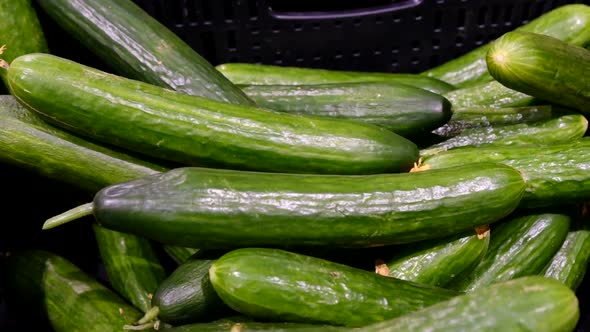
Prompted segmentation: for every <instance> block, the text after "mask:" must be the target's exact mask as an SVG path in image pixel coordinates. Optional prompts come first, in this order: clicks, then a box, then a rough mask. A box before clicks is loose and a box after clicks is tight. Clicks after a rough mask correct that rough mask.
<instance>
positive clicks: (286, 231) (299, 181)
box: [44, 164, 524, 248]
mask: <svg viewBox="0 0 590 332" xmlns="http://www.w3.org/2000/svg"><path fill="white" fill-rule="evenodd" d="M523 192H524V181H523V179H522V177H521V175H520V173H519V172H518V171H516V170H515V169H513V168H511V167H508V166H505V165H499V164H469V165H466V166H460V167H456V168H453V169H442V170H433V171H429V172H415V173H401V174H379V175H369V176H337V175H313V174H307V175H305V174H280V173H263V172H243V171H231V170H221V169H205V168H196V167H192V168H191V167H186V168H177V169H174V170H171V171H168V172H166V173H161V174H159V175H152V176H147V177H144V178H142V179H137V180H133V181H128V182H124V183H120V184H116V185H113V186H109V187H106V188H105V189H103V190H101V191H100V192H99V193H98V194H97V195H96V196H95V198H94V202H93V203H88V204H86V205H82V206H80V207H77V208H74V209H73V210H71V211H68V212H65V213H64V214H62V215H59V216H56V217H54V218H51V219H50V220H48V221H47V222H46V223H45V225H44V228H45V229H48V228H52V227H55V226H58V225H60V224H63V223H65V222H68V221H71V220H73V219H76V218H79V217H81V216H83V215H88V214H94V216H95V217H96V220H97V222H98V223H99V224H101V225H102V226H104V227H106V228H110V229H114V230H118V231H121V232H128V233H133V234H137V235H142V236H145V237H147V238H149V239H153V240H156V241H158V242H162V243H168V244H174V245H181V246H186V247H199V248H207V247H209V248H227V247H230V248H235V247H237V246H242V247H244V246H263V245H264V246H266V245H276V246H289V245H292V246H297V245H302V246H303V245H324V246H344V247H367V246H377V245H386V244H395V243H406V242H414V241H419V240H425V239H430V238H436V237H444V236H448V235H452V234H456V233H457V232H461V231H465V230H468V229H472V228H473V227H475V226H478V225H484V224H488V223H491V222H494V221H497V220H499V219H500V218H502V217H504V216H506V215H508V214H509V213H510V212H511V211H512V210H513V209H514V208H515V207H516V206H517V205H518V203H519V201H520V198H521V197H522V194H523ZM434 230H436V231H434Z"/></svg>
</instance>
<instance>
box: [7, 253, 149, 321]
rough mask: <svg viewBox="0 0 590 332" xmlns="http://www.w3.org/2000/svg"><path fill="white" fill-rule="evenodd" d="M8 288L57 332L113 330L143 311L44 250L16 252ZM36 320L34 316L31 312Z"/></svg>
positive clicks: (9, 265)
mask: <svg viewBox="0 0 590 332" xmlns="http://www.w3.org/2000/svg"><path fill="white" fill-rule="evenodd" d="M6 269H7V270H6V273H5V274H4V275H5V276H6V277H7V278H8V280H7V285H8V287H7V288H6V289H7V290H8V291H10V292H11V294H12V295H11V297H12V298H13V299H14V301H15V302H14V303H18V304H19V305H21V304H22V305H23V306H24V307H23V308H26V310H27V311H28V312H33V313H36V311H37V310H39V311H40V313H41V314H42V315H43V316H44V317H46V318H47V319H48V320H49V322H50V323H51V326H52V328H53V330H54V331H55V332H72V331H85V332H93V331H96V332H111V331H113V332H114V331H122V329H123V326H125V325H127V324H129V323H131V322H132V321H133V320H136V319H137V318H139V317H141V313H140V312H139V311H138V310H137V309H136V308H135V307H133V306H131V305H130V304H128V303H127V302H125V301H124V300H123V299H121V298H120V297H119V296H118V295H117V294H115V293H114V292H113V291H111V290H110V289H108V288H106V287H105V286H104V285H102V284H101V283H99V282H98V281H96V280H95V279H93V278H92V277H90V276H89V275H88V274H86V273H85V272H84V271H82V270H80V269H79V268H78V267H77V266H76V265H74V264H72V263H71V262H70V261H68V260H67V259H66V258H64V257H61V256H59V255H56V254H54V253H51V252H47V251H42V250H30V251H24V252H19V253H13V254H12V255H10V256H9V257H8V259H7V264H6ZM29 318H30V319H35V315H33V314H32V315H30V316H29Z"/></svg>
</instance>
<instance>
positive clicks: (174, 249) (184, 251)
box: [163, 244, 199, 264]
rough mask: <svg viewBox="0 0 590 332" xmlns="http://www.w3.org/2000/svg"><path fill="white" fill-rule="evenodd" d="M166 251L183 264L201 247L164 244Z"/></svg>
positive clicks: (178, 262)
mask: <svg viewBox="0 0 590 332" xmlns="http://www.w3.org/2000/svg"><path fill="white" fill-rule="evenodd" d="M163 247H164V251H166V253H167V254H168V255H169V256H170V257H171V258H172V259H173V260H174V261H175V262H176V263H177V264H182V263H184V262H185V261H187V260H188V259H189V258H191V256H192V255H194V254H195V253H197V252H198V251H199V249H195V248H187V247H179V246H172V245H166V244H165V245H164V246H163Z"/></svg>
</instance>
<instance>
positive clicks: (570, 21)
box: [422, 4, 590, 88]
mask: <svg viewBox="0 0 590 332" xmlns="http://www.w3.org/2000/svg"><path fill="white" fill-rule="evenodd" d="M515 30H517V31H527V32H534V33H540V34H543V35H548V36H552V37H555V38H558V39H560V40H563V41H564V42H567V43H570V44H573V45H578V46H582V45H584V44H586V43H588V42H590V6H587V5H583V4H570V5H564V6H560V7H558V8H556V9H554V10H552V11H550V12H547V13H545V14H543V15H541V16H539V17H538V18H536V19H534V20H532V21H531V22H529V23H527V24H525V25H523V26H520V27H518V28H516V29H515ZM490 45H491V43H488V44H486V45H483V46H480V47H478V48H476V49H475V50H472V51H470V52H468V53H466V54H464V55H462V56H459V57H457V58H454V59H452V60H450V61H448V62H445V63H443V64H442V65H440V66H437V67H435V68H432V69H429V70H427V71H425V72H423V73H422V74H424V75H426V76H429V77H434V78H437V79H440V80H442V81H445V82H448V83H450V84H453V85H454V86H456V87H457V88H464V87H468V86H470V85H475V84H478V83H483V82H489V81H492V80H493V78H492V77H491V76H490V74H489V73H488V69H487V65H486V60H485V58H486V53H487V52H488V50H489V48H490Z"/></svg>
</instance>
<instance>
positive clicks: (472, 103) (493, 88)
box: [443, 81, 547, 112]
mask: <svg viewBox="0 0 590 332" xmlns="http://www.w3.org/2000/svg"><path fill="white" fill-rule="evenodd" d="M443 96H444V97H445V98H447V100H448V101H450V102H451V108H452V110H453V112H460V110H461V109H466V108H467V109H470V108H488V107H490V108H505V107H523V106H531V105H535V104H538V103H539V101H537V100H536V99H535V98H534V97H532V96H529V95H527V94H525V93H522V92H518V91H516V90H512V89H509V88H507V87H505V86H504V85H502V84H500V83H499V82H497V81H491V82H484V83H480V84H475V85H473V86H469V87H466V88H462V89H457V90H454V91H451V92H447V93H445V94H443ZM544 104H547V103H546V102H544Z"/></svg>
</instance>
